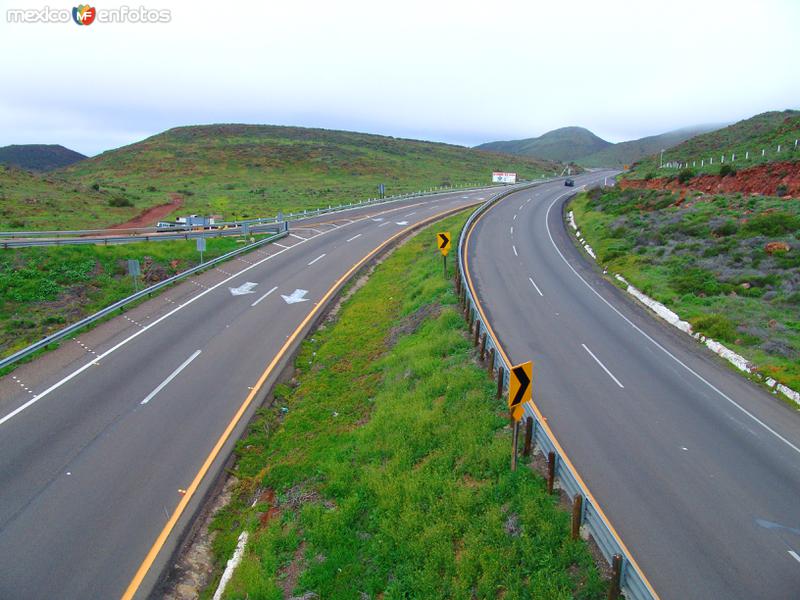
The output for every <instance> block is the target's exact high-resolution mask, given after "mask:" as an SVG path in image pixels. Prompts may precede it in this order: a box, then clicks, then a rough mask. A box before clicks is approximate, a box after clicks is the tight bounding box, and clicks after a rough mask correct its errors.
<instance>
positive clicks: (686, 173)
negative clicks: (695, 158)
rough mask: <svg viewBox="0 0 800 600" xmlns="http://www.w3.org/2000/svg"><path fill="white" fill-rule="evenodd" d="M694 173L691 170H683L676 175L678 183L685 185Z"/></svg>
mask: <svg viewBox="0 0 800 600" xmlns="http://www.w3.org/2000/svg"><path fill="white" fill-rule="evenodd" d="M694 175H695V173H694V171H693V170H692V169H683V170H682V171H681V172H680V173H678V183H686V182H687V181H689V180H690V179H691V178H692V177H694Z"/></svg>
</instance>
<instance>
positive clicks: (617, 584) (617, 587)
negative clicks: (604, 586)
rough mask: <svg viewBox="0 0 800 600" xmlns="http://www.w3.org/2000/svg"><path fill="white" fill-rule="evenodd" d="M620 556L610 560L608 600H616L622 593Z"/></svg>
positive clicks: (617, 555)
mask: <svg viewBox="0 0 800 600" xmlns="http://www.w3.org/2000/svg"><path fill="white" fill-rule="evenodd" d="M621 579H622V556H621V555H619V554H615V555H614V556H613V557H612V559H611V587H609V588H608V600H617V599H618V598H619V597H620V594H621V593H622V581H621Z"/></svg>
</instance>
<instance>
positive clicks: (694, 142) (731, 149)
mask: <svg viewBox="0 0 800 600" xmlns="http://www.w3.org/2000/svg"><path fill="white" fill-rule="evenodd" d="M797 139H800V111H796V110H785V111H782V112H779V111H773V112H766V113H762V114H760V115H756V116H754V117H751V118H749V119H744V120H742V121H739V122H737V123H734V124H733V125H729V126H728V127H724V128H723V129H719V130H716V131H712V132H710V133H704V134H702V135H698V136H695V137H693V138H691V139H689V140H686V141H685V142H683V143H681V144H678V145H677V146H675V147H674V148H671V149H669V150H667V151H666V152H664V162H665V163H669V162H675V161H680V162H682V163H687V162H688V163H689V165H688V166H689V169H690V172H691V173H693V174H696V173H719V172H720V168H721V167H722V166H723V165H722V164H721V157H722V155H725V164H728V167H729V168H731V167H732V168H734V169H743V168H746V167H748V166H752V165H755V164H759V163H762V162H774V161H786V160H796V159H797V158H800V148H797V149H795V146H794V143H795V140H797ZM779 144H780V145H781V152H780V153H778V152H777V147H778V145H779ZM762 149H763V150H765V155H764V157H762V156H761V150H762ZM747 152H749V153H750V156H749V158H748V159H746V158H745V156H746V153H747ZM734 154H735V160H734V161H731V158H732V155H734ZM711 158H713V164H711V163H710V162H709V159H711ZM701 161H703V163H704V164H703V165H702V166H701ZM659 164H660V156H659V155H658V154H654V155H653V156H650V157H648V158H646V159H644V160H642V161H640V162H639V163H638V164H636V165H634V169H633V170H632V171H631V172H630V173H629V174H628V177H632V178H638V179H641V178H645V177H653V176H664V175H667V174H669V173H670V172H671V173H677V171H678V170H677V169H674V168H670V169H659Z"/></svg>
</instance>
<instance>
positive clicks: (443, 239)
mask: <svg viewBox="0 0 800 600" xmlns="http://www.w3.org/2000/svg"><path fill="white" fill-rule="evenodd" d="M439 237H440V238H442V243H441V244H439V248H444V247H445V246H447V244H448V243H449V242H450V238H449V237H447V236H446V235H445V234H443V233H440V234H439Z"/></svg>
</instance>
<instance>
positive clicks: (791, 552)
mask: <svg viewBox="0 0 800 600" xmlns="http://www.w3.org/2000/svg"><path fill="white" fill-rule="evenodd" d="M789 554H790V555H791V557H792V558H793V559H795V560H796V561H797V562H800V556H799V555H798V554H797V552H795V551H794V550H789Z"/></svg>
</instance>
